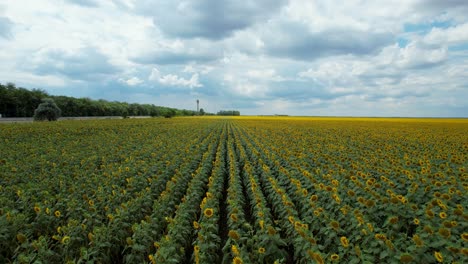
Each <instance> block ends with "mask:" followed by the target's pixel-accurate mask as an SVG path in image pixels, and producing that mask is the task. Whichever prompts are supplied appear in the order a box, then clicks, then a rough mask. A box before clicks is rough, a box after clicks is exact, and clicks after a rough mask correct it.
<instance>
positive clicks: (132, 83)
mask: <svg viewBox="0 0 468 264" xmlns="http://www.w3.org/2000/svg"><path fill="white" fill-rule="evenodd" d="M119 81H120V82H122V83H125V84H127V85H129V86H136V85H139V84H142V83H143V82H144V81H143V80H141V79H140V78H138V77H132V78H130V79H127V80H125V79H119Z"/></svg>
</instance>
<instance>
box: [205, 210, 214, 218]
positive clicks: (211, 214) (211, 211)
mask: <svg viewBox="0 0 468 264" xmlns="http://www.w3.org/2000/svg"><path fill="white" fill-rule="evenodd" d="M203 214H204V215H205V216H206V217H208V218H210V217H212V216H213V208H206V209H205V211H203Z"/></svg>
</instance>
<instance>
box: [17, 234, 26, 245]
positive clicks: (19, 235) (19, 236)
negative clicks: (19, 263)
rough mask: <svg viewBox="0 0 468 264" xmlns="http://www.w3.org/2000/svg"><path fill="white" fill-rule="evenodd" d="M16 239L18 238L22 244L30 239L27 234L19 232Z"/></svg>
mask: <svg viewBox="0 0 468 264" xmlns="http://www.w3.org/2000/svg"><path fill="white" fill-rule="evenodd" d="M16 239H17V240H18V242H20V243H21V244H23V243H24V242H26V240H28V239H27V238H26V236H25V235H24V234H21V233H19V234H17V235H16Z"/></svg>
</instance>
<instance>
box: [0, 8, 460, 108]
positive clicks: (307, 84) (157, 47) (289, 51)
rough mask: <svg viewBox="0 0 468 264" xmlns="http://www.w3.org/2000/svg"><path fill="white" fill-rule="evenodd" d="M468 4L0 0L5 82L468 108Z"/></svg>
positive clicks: (224, 103)
mask: <svg viewBox="0 0 468 264" xmlns="http://www.w3.org/2000/svg"><path fill="white" fill-rule="evenodd" d="M467 14H468V1H466V0H387V1H384V0H382V1H371V0H368V1H366V0H364V1H362V0H347V1H341V0H320V1H319V0H316V1H313V0H289V1H288V0H245V1H238V0H224V1H223V0H192V1H190V0H189V1H178V0H160V1H158V0H34V1H30V0H14V1H13V0H0V83H2V84H6V83H7V82H12V83H15V84H16V85H17V86H20V87H25V88H28V89H32V88H39V89H43V90H45V91H47V92H48V93H50V94H52V95H67V96H74V97H89V98H92V99H106V100H109V101H114V100H116V101H126V102H132V103H133V102H136V103H150V104H155V105H162V106H169V107H176V108H180V109H196V99H199V100H200V107H201V108H204V110H205V111H207V112H217V111H219V110H222V109H224V110H230V109H235V110H239V111H240V112H241V114H243V115H256V114H259V115H260V114H262V115H263V114H288V115H321V116H334V115H338V116H423V117H427V116H434V117H468V15H467Z"/></svg>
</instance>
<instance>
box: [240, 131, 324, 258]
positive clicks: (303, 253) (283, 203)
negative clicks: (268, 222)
mask: <svg viewBox="0 0 468 264" xmlns="http://www.w3.org/2000/svg"><path fill="white" fill-rule="evenodd" d="M239 135H240V136H241V140H242V144H243V145H244V147H245V148H246V149H252V150H255V151H251V152H250V153H251V156H250V160H251V161H253V162H254V164H255V167H257V168H259V170H258V171H257V175H258V178H259V182H260V186H261V187H262V189H263V190H264V191H265V193H266V197H267V198H268V200H269V203H270V204H271V207H272V209H273V210H274V212H275V214H276V215H277V217H278V218H279V219H278V220H279V225H280V227H281V230H282V232H284V233H285V236H286V237H287V239H288V244H289V245H290V246H291V247H292V248H293V252H294V255H293V256H292V258H293V259H294V261H295V262H296V263H307V262H310V261H311V260H315V261H317V262H323V256H322V253H321V252H320V250H319V247H318V246H317V243H316V239H315V238H314V235H313V234H312V232H311V231H310V229H309V225H308V224H307V223H305V222H304V221H303V220H302V219H301V218H300V217H299V213H298V211H297V209H296V207H295V205H294V203H293V202H292V201H291V198H290V197H289V195H288V194H287V191H286V190H285V189H284V188H282V187H281V186H280V185H279V183H278V181H277V180H276V179H275V177H274V176H273V175H272V174H271V168H270V166H268V165H267V164H266V163H265V162H264V161H263V159H262V158H264V157H262V149H261V148H260V147H258V148H257V147H256V146H254V145H253V144H252V143H251V142H250V141H249V138H248V137H247V136H246V135H245V134H244V133H242V132H241V133H239Z"/></svg>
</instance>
